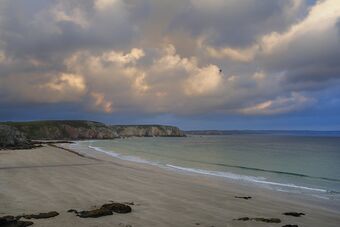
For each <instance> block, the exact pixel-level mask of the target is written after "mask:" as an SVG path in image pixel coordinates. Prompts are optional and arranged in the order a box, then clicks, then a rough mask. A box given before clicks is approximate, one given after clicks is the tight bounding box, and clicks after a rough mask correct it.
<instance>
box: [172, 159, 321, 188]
mask: <svg viewBox="0 0 340 227" xmlns="http://www.w3.org/2000/svg"><path fill="white" fill-rule="evenodd" d="M166 166H168V167H171V168H174V169H178V170H182V171H188V172H192V173H199V174H204V175H211V176H217V177H223V178H228V179H233V180H241V181H248V182H253V183H258V184H265V185H272V186H280V187H286V188H294V189H300V190H309V191H316V192H324V193H326V192H327V190H324V189H319V188H310V187H304V186H299V185H295V184H283V183H277V182H271V181H266V178H264V177H254V176H246V175H239V174H234V173H230V172H220V171H210V170H203V169H193V168H186V167H181V166H175V165H170V164H167V165H166Z"/></svg>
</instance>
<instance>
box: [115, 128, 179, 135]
mask: <svg viewBox="0 0 340 227" xmlns="http://www.w3.org/2000/svg"><path fill="white" fill-rule="evenodd" d="M111 128H112V129H113V131H115V132H116V133H117V134H118V135H119V136H120V137H131V136H137V137H153V136H161V137H181V136H185V134H184V133H183V132H182V131H181V130H180V129H179V128H177V127H174V126H165V125H113V126H111Z"/></svg>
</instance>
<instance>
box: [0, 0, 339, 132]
mask: <svg viewBox="0 0 340 227" xmlns="http://www.w3.org/2000/svg"><path fill="white" fill-rule="evenodd" d="M41 119H88V120H96V121H101V122H104V123H107V124H170V125H176V126H179V127H180V128H182V129H284V130H340V4H339V0H319V1H313V0H242V1H239V0H209V1H208V0H163V1H159V0H34V1H27V0H2V1H0V121H28V120H41Z"/></svg>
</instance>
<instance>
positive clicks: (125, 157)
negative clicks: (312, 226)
mask: <svg viewBox="0 0 340 227" xmlns="http://www.w3.org/2000/svg"><path fill="white" fill-rule="evenodd" d="M88 147H89V148H91V149H93V150H95V151H98V152H102V153H105V154H107V155H109V156H111V157H114V158H119V159H121V160H125V161H132V162H137V163H143V164H149V165H154V166H158V167H161V168H166V169H169V168H170V169H175V170H180V171H185V172H191V173H197V174H203V175H210V176H216V177H223V178H227V179H232V180H240V181H245V182H251V183H256V184H261V185H268V186H277V187H284V188H287V189H288V188H290V189H297V190H307V191H314V192H319V193H330V194H338V193H340V192H336V191H328V190H326V189H321V188H311V187H306V186H299V185H295V184H289V183H287V184H285V183H278V182H272V181H268V180H267V179H266V178H265V177H255V176H247V175H240V174H235V173H231V172H222V171H212V170H204V169H195V168H188V167H182V166H176V165H172V164H165V165H162V164H160V163H157V162H152V161H148V160H145V159H142V158H140V157H137V156H128V155H122V154H119V153H116V152H113V151H107V150H105V149H103V148H100V147H95V146H88ZM200 163H203V162H200ZM204 164H212V165H220V166H226V167H233V168H240V169H247V170H254V171H262V172H270V173H278V174H286V175H293V176H300V177H309V178H315V179H323V180H329V181H340V180H338V179H331V178H323V177H314V176H308V175H304V174H298V173H290V172H282V171H275V170H274V171H273V170H266V169H259V168H252V167H245V166H236V165H228V164H221V163H204ZM275 189H276V190H282V189H281V188H275Z"/></svg>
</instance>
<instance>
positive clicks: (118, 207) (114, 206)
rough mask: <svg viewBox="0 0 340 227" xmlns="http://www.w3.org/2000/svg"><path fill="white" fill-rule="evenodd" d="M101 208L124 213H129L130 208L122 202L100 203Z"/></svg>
mask: <svg viewBox="0 0 340 227" xmlns="http://www.w3.org/2000/svg"><path fill="white" fill-rule="evenodd" d="M101 209H107V210H110V211H112V212H115V213H119V214H126V213H131V211H132V209H131V207H130V206H129V205H126V204H123V203H108V204H104V205H102V207H101Z"/></svg>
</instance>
